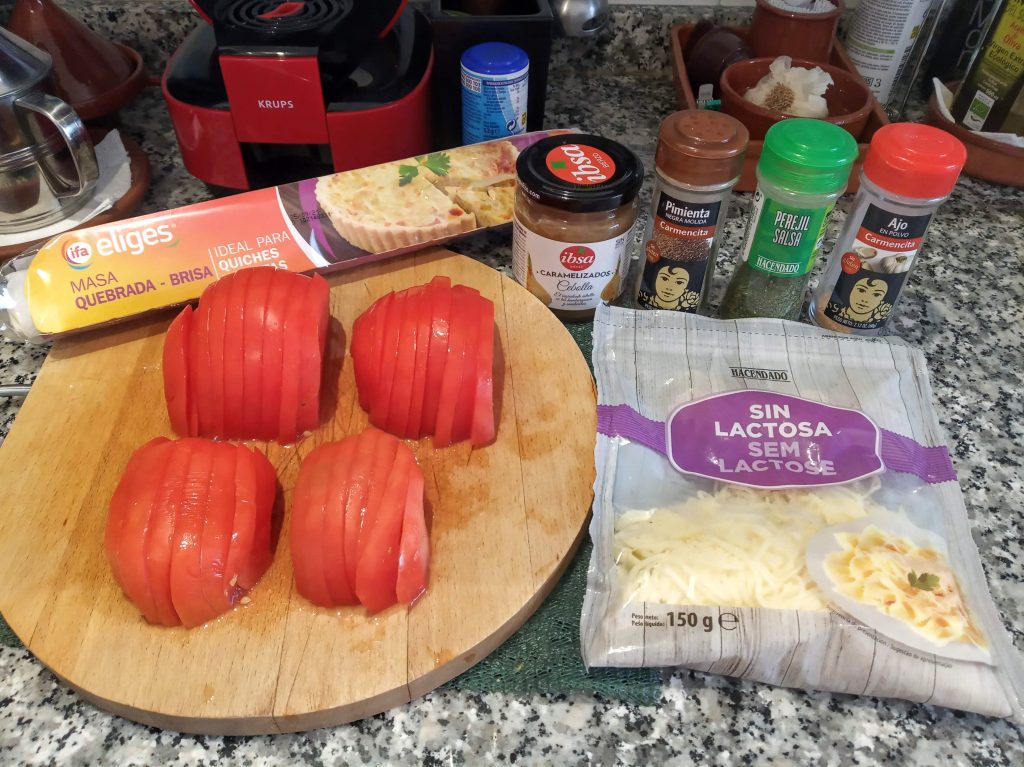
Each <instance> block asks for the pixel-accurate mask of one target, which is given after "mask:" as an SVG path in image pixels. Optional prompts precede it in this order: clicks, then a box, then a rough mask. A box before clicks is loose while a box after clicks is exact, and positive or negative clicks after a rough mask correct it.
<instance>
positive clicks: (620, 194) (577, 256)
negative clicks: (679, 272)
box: [512, 134, 644, 322]
mask: <svg viewBox="0 0 1024 767" xmlns="http://www.w3.org/2000/svg"><path fill="white" fill-rule="evenodd" d="M516 174H517V175H518V178H519V186H518V188H517V190H516V200H515V210H514V216H513V241H512V271H513V274H514V275H515V278H516V280H518V282H519V284H521V285H523V286H525V287H526V289H527V290H529V291H530V292H531V293H533V294H534V295H535V296H537V298H539V299H540V300H541V301H543V302H544V303H545V304H546V305H547V306H548V307H549V308H550V309H551V311H552V312H554V313H555V315H556V316H557V317H559V318H560V319H563V320H566V321H570V322H585V321H587V320H590V319H591V318H593V316H594V310H595V309H597V307H598V305H599V304H601V303H609V302H611V301H614V300H615V299H616V298H618V296H619V294H620V293H622V289H623V287H624V285H625V281H626V273H627V270H628V268H629V261H630V255H631V254H630V247H631V245H632V242H633V225H634V224H635V223H636V217H637V194H638V192H639V191H640V186H641V184H642V183H643V179H644V168H643V164H642V163H641V162H640V160H639V159H638V158H637V156H636V155H635V154H633V152H632V151H630V150H629V149H627V148H626V147H624V146H622V145H621V144H618V143H616V142H614V141H610V140H609V139H605V138H601V137H600V136H591V135H587V134H567V135H562V136H551V137H549V138H546V139H542V140H541V141H538V142H537V143H536V144H533V145H531V146H530V147H528V148H527V149H525V150H524V151H523V153H522V154H521V155H520V156H519V160H518V161H517V163H516Z"/></svg>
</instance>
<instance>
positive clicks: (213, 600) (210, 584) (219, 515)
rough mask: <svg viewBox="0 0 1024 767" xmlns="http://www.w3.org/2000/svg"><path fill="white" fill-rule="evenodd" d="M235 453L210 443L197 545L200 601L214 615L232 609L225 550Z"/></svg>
mask: <svg viewBox="0 0 1024 767" xmlns="http://www.w3.org/2000/svg"><path fill="white" fill-rule="evenodd" d="M237 453H238V449H237V448H236V447H235V446H234V445H229V444H227V443H224V442H215V443H213V449H212V461H211V465H210V489H209V495H208V497H207V501H206V513H205V520H204V522H203V532H202V538H201V540H200V544H199V573H200V584H201V586H202V593H203V600H204V601H205V602H206V603H207V604H208V605H209V606H210V608H211V610H213V613H214V615H220V614H221V613H226V612H227V611H228V610H230V609H231V608H232V607H233V603H232V602H231V600H230V599H229V596H228V582H227V579H226V577H225V576H226V573H227V560H228V548H229V547H230V545H231V534H232V533H233V532H234V530H235V507H236V506H237V505H238V503H237V498H236V495H237V479H236V474H237V472H238V467H237V464H238V458H237Z"/></svg>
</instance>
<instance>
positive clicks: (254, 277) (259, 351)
mask: <svg viewBox="0 0 1024 767" xmlns="http://www.w3.org/2000/svg"><path fill="white" fill-rule="evenodd" d="M274 271H275V269H274V268H273V267H269V266H260V267H256V268H255V269H253V270H252V274H251V276H250V277H249V280H250V282H249V290H248V292H247V293H246V295H245V299H244V300H245V307H244V310H243V312H244V313H243V320H242V324H243V334H242V349H243V361H242V430H243V434H244V435H246V436H248V437H256V436H258V435H259V432H260V422H261V414H262V412H263V378H262V367H263V329H264V317H265V315H266V309H267V303H268V302H269V300H270V286H271V283H272V281H273V278H274ZM199 305H200V306H202V305H203V302H202V299H200V301H199ZM202 433H203V434H206V435H209V436H216V435H215V434H212V433H211V432H209V431H203V432H202Z"/></svg>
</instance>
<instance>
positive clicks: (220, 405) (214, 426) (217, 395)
mask: <svg viewBox="0 0 1024 767" xmlns="http://www.w3.org/2000/svg"><path fill="white" fill-rule="evenodd" d="M230 287H231V285H230V283H224V282H223V281H217V282H215V283H213V284H212V285H210V286H209V287H208V288H207V289H206V290H205V291H204V292H203V298H202V299H201V300H203V301H206V302H207V303H208V304H209V311H210V320H209V323H210V324H209V326H208V329H207V335H208V338H209V343H210V348H209V350H208V354H209V357H210V367H209V376H210V377H209V380H208V381H206V382H205V384H206V386H208V387H209V389H210V403H211V413H210V424H211V432H210V436H214V437H224V436H226V434H225V431H224V403H225V399H224V347H225V326H226V322H227V315H228V304H227V292H228V289H229V288H230Z"/></svg>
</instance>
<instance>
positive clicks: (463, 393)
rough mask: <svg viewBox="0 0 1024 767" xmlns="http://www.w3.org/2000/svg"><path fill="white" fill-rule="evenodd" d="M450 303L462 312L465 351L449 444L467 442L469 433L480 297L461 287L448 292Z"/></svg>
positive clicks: (473, 397)
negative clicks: (450, 442) (453, 303)
mask: <svg viewBox="0 0 1024 767" xmlns="http://www.w3.org/2000/svg"><path fill="white" fill-rule="evenodd" d="M452 300H453V301H455V302H456V305H457V306H459V307H460V308H461V309H462V310H463V311H462V314H461V317H462V320H461V321H462V322H463V323H465V325H464V326H463V327H460V328H459V330H460V331H463V332H465V334H466V349H465V352H464V355H463V363H462V383H461V384H460V386H459V395H458V400H457V401H456V403H455V419H454V421H453V423H452V442H461V441H462V440H464V439H469V430H470V427H471V425H472V422H473V406H474V403H475V401H476V381H477V375H478V365H477V356H478V355H479V346H480V324H481V323H480V322H479V319H478V316H479V304H478V301H479V300H480V293H479V292H477V291H476V290H474V289H473V288H469V287H466V286H465V285H455V286H454V287H453V288H452Z"/></svg>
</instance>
